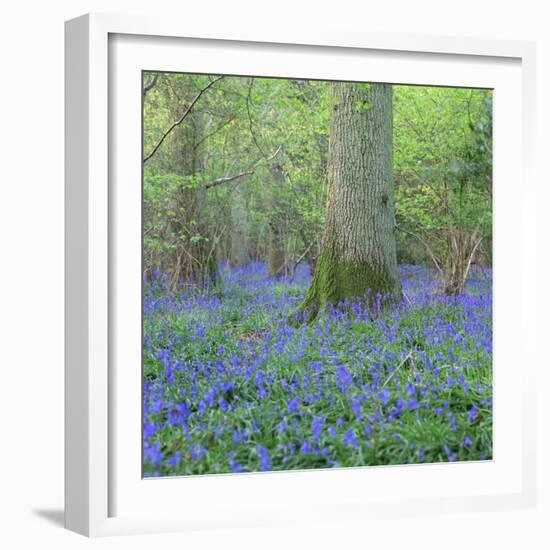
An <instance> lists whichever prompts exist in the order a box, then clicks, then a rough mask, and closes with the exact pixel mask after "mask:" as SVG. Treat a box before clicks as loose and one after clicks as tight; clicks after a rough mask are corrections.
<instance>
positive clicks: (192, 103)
mask: <svg viewBox="0 0 550 550" xmlns="http://www.w3.org/2000/svg"><path fill="white" fill-rule="evenodd" d="M222 78H223V76H218V78H215V79H214V80H212V81H210V82H209V84H208V85H207V86H205V87H204V88H203V89H202V90H201V91H200V92H199V93H198V94H197V95H196V96H195V98H194V99H193V101H192V102H191V103H190V105H189V107H187V109H186V110H185V111H184V113H183V114H182V115H181V117H180V118H178V120H176V122H174V124H172V126H170V128H168V130H166V132H164V134H163V135H162V137H161V138H160V140H159V142H158V143H157V144H156V145H155V147H153V150H152V151H151V152H150V153H149V154H148V155H147V156H146V157H145V158H144V159H143V163H144V164H145V163H146V162H147V161H148V160H149V159H150V158H151V157H152V156H153V155H154V154H155V153H156V152H157V151H158V150H159V148H160V146H161V145H162V144H163V142H164V140H165V139H166V138H167V137H168V136H169V135H170V133H171V132H172V131H173V130H174V129H175V128H177V127H178V126H179V125H180V124H181V123H182V122H183V121H184V120H185V119H186V117H187V115H188V114H189V113H190V112H191V111H192V110H193V107H194V106H195V105H196V103H197V101H198V100H199V99H200V98H201V96H202V94H204V92H206V91H207V90H208V89H209V88H211V87H212V86H213V85H214V84H215V83H216V82H218V81H219V80H221V79H222Z"/></svg>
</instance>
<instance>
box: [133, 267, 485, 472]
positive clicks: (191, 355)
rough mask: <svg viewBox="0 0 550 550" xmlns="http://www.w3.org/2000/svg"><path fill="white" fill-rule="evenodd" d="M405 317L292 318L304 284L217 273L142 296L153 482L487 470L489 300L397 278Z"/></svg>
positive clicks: (156, 287) (243, 272)
mask: <svg viewBox="0 0 550 550" xmlns="http://www.w3.org/2000/svg"><path fill="white" fill-rule="evenodd" d="M400 273H401V276H402V280H403V288H404V292H405V296H406V297H405V299H404V301H403V303H402V304H400V305H398V306H392V307H390V308H386V309H384V310H383V311H382V312H375V311H372V310H369V309H368V308H367V307H365V306H364V305H362V304H361V303H360V302H359V301H357V302H355V303H353V304H349V305H348V307H347V308H346V309H345V310H341V309H340V310H331V311H326V312H325V313H324V315H322V316H321V317H320V318H319V319H318V320H317V321H316V322H315V323H313V324H311V325H301V326H297V327H296V326H292V325H291V324H289V322H288V319H289V318H290V316H291V314H292V313H293V312H295V311H296V308H297V307H298V305H299V304H300V302H301V300H302V299H303V295H304V293H305V291H306V290H307V288H308V284H309V282H310V276H309V273H308V271H307V269H306V268H305V267H303V268H302V269H300V270H299V271H298V272H297V274H296V276H295V277H294V279H293V280H285V279H280V280H278V279H277V280H276V279H272V278H269V277H268V276H267V272H266V267H265V265H263V264H250V265H248V266H246V267H244V268H241V269H234V270H229V269H228V268H227V267H225V266H222V268H221V282H220V284H219V286H218V287H217V288H215V289H212V290H211V291H205V292H197V291H195V290H193V289H192V288H191V287H187V290H185V289H184V290H182V291H181V292H176V293H171V292H169V291H168V290H167V285H166V284H165V281H164V279H163V278H162V277H160V278H156V279H153V280H151V281H147V282H146V283H145V284H144V304H143V308H144V320H143V322H144V365H143V370H144V387H143V398H144V426H143V437H144V473H145V475H146V476H158V475H162V476H164V475H189V474H214V473H224V472H247V471H259V470H296V469H307V468H330V467H343V466H374V465H389V464H406V463H415V464H416V463H433V462H448V461H465V460H488V459H491V458H492V294H491V293H492V287H491V273H490V271H481V270H479V271H478V272H476V274H475V275H473V276H472V277H471V278H470V280H469V281H468V288H467V291H466V292H465V293H464V294H462V295H460V296H457V297H448V296H444V295H441V294H440V293H438V292H437V291H436V287H437V283H436V281H435V279H434V278H433V276H432V274H431V273H430V272H429V271H428V270H427V269H425V268H422V267H419V266H401V268H400Z"/></svg>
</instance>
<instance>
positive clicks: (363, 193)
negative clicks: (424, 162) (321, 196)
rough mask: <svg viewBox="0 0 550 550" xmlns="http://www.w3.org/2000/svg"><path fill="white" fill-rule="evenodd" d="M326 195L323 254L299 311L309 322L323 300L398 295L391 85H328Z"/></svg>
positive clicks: (329, 301)
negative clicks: (328, 126) (328, 117)
mask: <svg viewBox="0 0 550 550" xmlns="http://www.w3.org/2000/svg"><path fill="white" fill-rule="evenodd" d="M330 99H331V109H332V112H331V127H330V138H329V158H328V196H327V209H326V219H325V229H324V234H323V239H322V244H321V253H320V256H319V259H318V261H317V264H316V266H315V273H314V277H313V281H312V284H311V287H310V288H309V291H308V293H307V295H306V298H305V300H304V302H303V304H302V306H301V308H300V311H301V313H302V314H305V315H306V316H307V318H308V319H309V320H311V319H314V318H315V317H316V316H317V313H318V312H319V310H320V309H321V308H322V307H323V306H325V305H326V304H327V303H331V304H338V303H339V302H341V301H344V300H347V299H350V298H356V297H359V298H363V297H367V296H370V299H372V298H375V297H376V295H377V294H378V293H380V294H383V295H386V294H391V295H392V297H393V299H400V297H401V284H400V281H399V277H398V274H397V256H396V246H395V211H394V193H393V160H392V88H391V85H387V84H356V83H345V82H336V83H331V84H330Z"/></svg>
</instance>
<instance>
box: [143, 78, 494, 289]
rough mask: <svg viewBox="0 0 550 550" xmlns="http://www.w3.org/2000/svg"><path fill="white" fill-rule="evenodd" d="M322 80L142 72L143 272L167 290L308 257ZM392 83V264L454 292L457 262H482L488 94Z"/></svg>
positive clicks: (285, 270)
mask: <svg viewBox="0 0 550 550" xmlns="http://www.w3.org/2000/svg"><path fill="white" fill-rule="evenodd" d="M329 86H330V84H329V83H328V82H322V81H311V80H287V79H276V78H255V77H220V76H210V75H193V74H164V73H144V75H143V90H144V91H143V94H144V112H143V124H144V128H143V151H144V181H143V200H144V228H143V235H144V252H143V255H144V268H145V274H152V273H153V272H155V271H158V272H162V273H168V274H170V277H171V281H172V286H173V288H175V287H176V286H177V285H178V284H180V283H183V284H192V285H198V286H203V285H206V284H212V283H214V282H215V278H216V271H217V269H218V266H220V265H222V264H224V265H229V266H238V265H244V264H246V263H247V262H250V261H267V262H268V264H269V272H270V274H271V275H289V274H292V272H293V271H294V270H295V269H296V267H297V266H298V265H300V264H301V263H306V264H307V265H309V266H311V267H313V266H314V265H315V262H316V260H317V259H318V258H319V255H320V252H321V240H322V233H323V226H324V221H325V213H326V203H327V183H328V174H327V158H328V154H329V131H330V116H331V99H330V97H329ZM361 86H364V87H368V86H369V84H362V85H361ZM392 88H393V170H394V175H393V180H394V192H395V219H396V234H395V237H396V243H397V259H398V263H400V264H402V263H409V264H411V263H412V264H421V265H426V266H430V267H433V268H435V269H436V270H437V271H438V272H439V273H440V275H441V280H442V285H443V287H444V290H445V291H447V292H448V293H450V294H454V293H457V292H460V291H461V290H462V289H463V287H464V281H465V278H466V275H467V272H468V270H469V269H470V267H471V265H473V264H477V265H481V266H488V265H490V264H491V237H492V221H491V195H492V189H491V180H492V170H491V167H492V156H491V154H492V153H491V152H492V142H491V140H492V135H491V131H492V92H491V91H490V90H481V89H465V88H445V87H427V86H393V87H392ZM356 108H357V109H358V110H365V111H368V110H369V109H370V108H371V105H370V104H369V102H368V101H366V102H364V103H361V102H358V103H357V105H356Z"/></svg>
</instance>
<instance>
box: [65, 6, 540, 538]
mask: <svg viewBox="0 0 550 550" xmlns="http://www.w3.org/2000/svg"><path fill="white" fill-rule="evenodd" d="M182 48H183V49H182ZM182 51H183V52H185V56H184V57H182V55H181V53H182ZM222 52H223V55H220V53H222ZM183 58H185V60H186V61H185V65H182V61H181V59H183ZM534 66H535V49H534V44H532V43H529V42H513V41H498V40H489V39H459V38H450V37H433V36H421V35H402V34H399V35H398V34H386V33H377V32H369V31H367V30H365V31H364V32H362V33H347V32H343V31H331V30H328V29H312V28H310V29H304V30H303V32H300V33H299V34H295V33H294V31H291V30H285V29H279V30H277V32H276V33H274V34H273V35H267V34H265V33H264V32H262V30H255V29H249V30H247V31H239V30H231V29H227V30H218V29H213V28H211V27H210V28H209V26H208V25H206V24H199V23H185V22H181V23H180V22H177V21H173V20H170V19H164V18H155V19H153V18H143V17H135V16H114V15H85V16H82V17H79V18H77V19H73V20H71V21H68V22H67V23H66V331H65V337H66V366H65V372H66V387H65V392H66V393H65V395H66V413H65V414H66V422H65V431H66V450H65V469H66V478H65V480H66V490H65V522H66V527H67V528H68V529H70V530H73V531H76V532H78V533H81V534H84V535H88V536H101V535H111V534H138V533H148V532H159V531H184V530H189V529H209V528H217V527H229V526H237V525H242V526H255V525H265V524H280V523H284V522H292V521H315V520H324V519H328V518H332V519H361V518H362V517H369V518H372V517H389V516H394V517H395V516H404V515H410V514H415V513H429V514H436V513H441V512H451V511H465V510H467V511H484V510H497V509H518V508H525V507H532V506H534V502H535V485H536V484H535V458H534V457H535V444H536V441H535V428H534V426H535V422H534V419H535V380H534V373H535V363H536V362H535V352H534V350H535V345H534V338H535V336H534V335H535V333H536V331H535V330H534V323H535V315H534V307H535V306H534V289H533V288H532V286H530V285H529V284H528V283H529V282H530V280H529V279H528V276H527V273H526V271H525V270H524V269H523V268H522V266H523V265H530V263H534V262H533V258H534V256H535V254H536V251H535V248H534V244H533V241H534V239H533V235H534V232H535V220H534V216H532V215H531V216H527V215H526V214H527V213H528V212H529V213H530V212H535V208H534V206H533V202H534V195H535V194H534V185H535V183H534V181H533V179H532V173H533V159H532V156H531V155H532V154H531V151H532V150H533V149H534V147H533V140H534V120H535V110H534V105H535V101H534V93H535V85H534V82H535V80H534V79H535V75H534ZM365 67H368V70H367V69H365ZM184 68H187V71H188V72H207V73H226V74H254V75H256V74H258V75H260V76H290V77H291V76H294V77H299V76H300V77H306V78H307V77H310V78H316V77H322V78H325V79H330V77H331V76H332V77H333V78H334V79H346V78H348V79H362V80H369V79H371V80H379V81H387V82H400V83H412V84H414V83H424V84H434V85H437V84H446V85H450V86H460V85H463V86H480V87H493V88H494V89H495V128H494V132H495V166H494V171H495V172H494V173H495V181H496V182H498V183H501V188H502V191H497V192H496V195H495V326H496V327H497V328H496V329H495V456H494V460H492V461H490V463H488V464H480V463H462V464H455V465H450V464H438V465H421V466H399V467H395V466H394V467H380V468H376V469H366V468H358V469H340V470H335V471H324V470H320V471H308V472H279V473H258V474H241V475H239V476H234V475H229V474H228V475H223V476H199V477H190V478H185V479H184V478H163V479H156V480H143V479H141V467H140V462H141V454H140V449H141V439H140V438H141V417H140V399H141V395H140V392H139V387H138V386H139V383H140V376H141V370H140V355H141V349H140V344H139V343H138V345H137V348H136V346H135V343H136V337H137V332H136V331H137V324H136V323H137V322H138V321H139V323H141V310H140V301H138V302H136V296H138V295H137V294H136V293H137V292H138V286H139V292H141V290H140V277H141V270H140V269H139V268H138V270H137V271H135V267H136V265H137V264H136V260H137V258H138V257H139V255H140V250H139V247H138V248H137V249H136V246H137V243H138V242H139V243H140V237H141V236H140V228H141V223H140V218H139V216H140V208H141V202H140V201H141V199H140V196H141V195H140V192H141V191H140V190H141V176H140V175H139V176H138V174H140V173H141V162H140V160H141V156H136V154H137V150H138V149H139V151H141V149H140V147H141V127H139V131H138V132H137V133H136V128H138V127H137V126H136V124H137V121H138V120H139V121H140V120H141V99H140V98H141V71H142V70H183V69H184ZM138 74H139V85H138V87H136V88H135V93H134V92H133V89H134V88H133V86H134V84H135V83H136V82H138V80H136V79H137V75H138ZM121 97H124V101H121V100H120V98H121ZM504 113H506V117H505V116H504ZM514 152H515V154H513V153H514ZM139 155H141V152H139ZM136 158H137V159H138V163H137V164H136V163H135V160H136ZM122 176H124V179H125V181H127V182H131V183H130V184H126V185H123V184H122V183H120V182H121V181H122V180H123V178H122ZM517 182H521V185H518V183H517ZM514 184H515V187H514V188H513V187H512V185H514ZM136 186H137V187H136ZM138 199H139V200H138ZM518 201H519V202H518ZM518 204H519V205H520V209H519V214H518V218H519V219H518V222H517V225H516V226H513V225H512V224H510V223H509V216H510V214H511V211H510V209H511V208H515V209H516V211H517V208H518ZM136 229H137V232H136ZM510 249H514V250H516V256H515V258H516V259H517V250H518V249H519V250H520V257H521V261H520V262H518V261H514V262H512V261H511V259H510V257H509V256H510V254H509V253H508V254H507V250H508V251H509V250H510ZM128 251H129V252H128ZM121 280H124V281H125V284H124V285H121V284H120V281H121ZM126 282H128V283H127V284H126ZM136 285H137V286H136ZM511 288H515V289H516V292H515V295H514V297H513V298H510V299H509V300H506V301H505V300H503V298H504V297H505V296H506V293H507V289H511ZM121 311H122V312H124V320H125V322H124V327H123V326H122V324H121V322H120V319H121V315H120V312H121ZM139 326H141V325H140V324H139ZM128 327H129V328H128ZM132 327H133V328H132ZM511 330H515V334H516V338H515V339H512V338H510V337H508V336H510V335H511V333H510V331H511ZM138 332H139V337H141V333H140V331H138ZM518 334H519V336H518ZM518 341H520V342H521V344H519V345H518V344H517V342H518ZM121 354H122V356H124V357H125V358H128V359H127V360H126V361H124V362H122V361H120V357H121ZM520 359H521V369H516V370H514V366H516V367H517V364H516V362H517V361H518V360H520ZM123 363H124V364H123ZM134 367H135V370H132V369H134ZM121 388H124V390H125V391H122V390H121ZM513 397H514V398H515V399H516V401H515V405H514V403H513V400H512V398H513ZM513 406H514V407H517V409H515V408H513ZM518 411H521V414H518ZM121 426H124V427H125V429H121ZM182 484H186V486H185V488H184V489H183V488H182ZM182 491H184V493H182ZM178 494H180V495H182V494H185V495H186V497H185V499H181V498H180V499H179V501H177V500H175V499H176V498H177V496H178ZM230 495H233V496H234V495H238V497H236V500H235V498H232V499H231V500H230V499H229V496H230ZM289 501H290V502H289ZM174 502H176V503H177V502H179V504H178V505H177V506H176V507H174ZM174 509H175V511H174Z"/></svg>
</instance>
